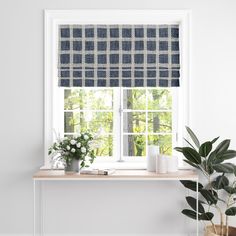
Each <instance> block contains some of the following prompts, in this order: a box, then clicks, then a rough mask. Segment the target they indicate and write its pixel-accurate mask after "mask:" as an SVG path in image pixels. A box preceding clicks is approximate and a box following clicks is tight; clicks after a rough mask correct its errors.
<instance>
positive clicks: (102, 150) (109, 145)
mask: <svg viewBox="0 0 236 236" xmlns="http://www.w3.org/2000/svg"><path fill="white" fill-rule="evenodd" d="M100 142H101V146H100V147H99V148H97V149H95V155H96V156H112V155H113V138H112V136H111V135H108V136H103V137H101V139H99V143H100Z"/></svg>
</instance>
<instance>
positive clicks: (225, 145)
mask: <svg viewBox="0 0 236 236" xmlns="http://www.w3.org/2000/svg"><path fill="white" fill-rule="evenodd" d="M229 145H230V139H225V140H224V141H222V142H221V143H220V144H219V145H218V146H217V147H216V149H215V153H216V154H218V153H222V152H225V151H226V150H227V149H228V147H229Z"/></svg>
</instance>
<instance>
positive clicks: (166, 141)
mask: <svg viewBox="0 0 236 236" xmlns="http://www.w3.org/2000/svg"><path fill="white" fill-rule="evenodd" d="M148 145H158V146H159V147H160V153H161V154H165V155H172V135H148Z"/></svg>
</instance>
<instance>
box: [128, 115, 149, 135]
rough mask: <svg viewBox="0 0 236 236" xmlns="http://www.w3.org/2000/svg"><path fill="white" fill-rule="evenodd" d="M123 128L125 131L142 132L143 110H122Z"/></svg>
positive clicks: (144, 126)
mask: <svg viewBox="0 0 236 236" xmlns="http://www.w3.org/2000/svg"><path fill="white" fill-rule="evenodd" d="M123 130H124V132H125V133H142V132H145V130H146V114H145V112H124V113H123Z"/></svg>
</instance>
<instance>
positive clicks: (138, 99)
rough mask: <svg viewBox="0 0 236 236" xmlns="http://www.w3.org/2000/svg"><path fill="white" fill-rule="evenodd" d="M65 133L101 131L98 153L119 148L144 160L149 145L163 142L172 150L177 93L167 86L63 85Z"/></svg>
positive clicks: (128, 156)
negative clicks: (68, 86) (77, 86)
mask: <svg viewBox="0 0 236 236" xmlns="http://www.w3.org/2000/svg"><path fill="white" fill-rule="evenodd" d="M63 93H64V104H63V105H64V107H63V111H64V122H63V123H64V125H63V135H64V136H71V135H73V134H75V133H77V132H87V131H88V132H92V133H96V132H100V134H101V136H102V145H101V147H100V148H98V149H96V150H95V155H97V156H98V157H109V158H110V159H111V158H112V157H114V158H115V156H116V153H114V152H115V150H118V149H119V150H120V155H121V156H122V158H124V159H128V160H138V159H141V160H144V159H143V158H144V157H146V154H147V145H152V144H154V145H159V146H160V152H161V153H163V154H166V155H171V154H172V146H173V135H174V134H175V132H176V131H175V130H174V126H173V121H174V122H177V120H176V117H174V116H175V114H174V112H173V94H172V90H171V89H167V88H165V89H164V88H150V89H149V88H142V89H141V88H140V89H137V88H135V89H133V88H102V89H101V88H96V89H94V88H93V89H88V88H76V89H74V88H73V89H63Z"/></svg>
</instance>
